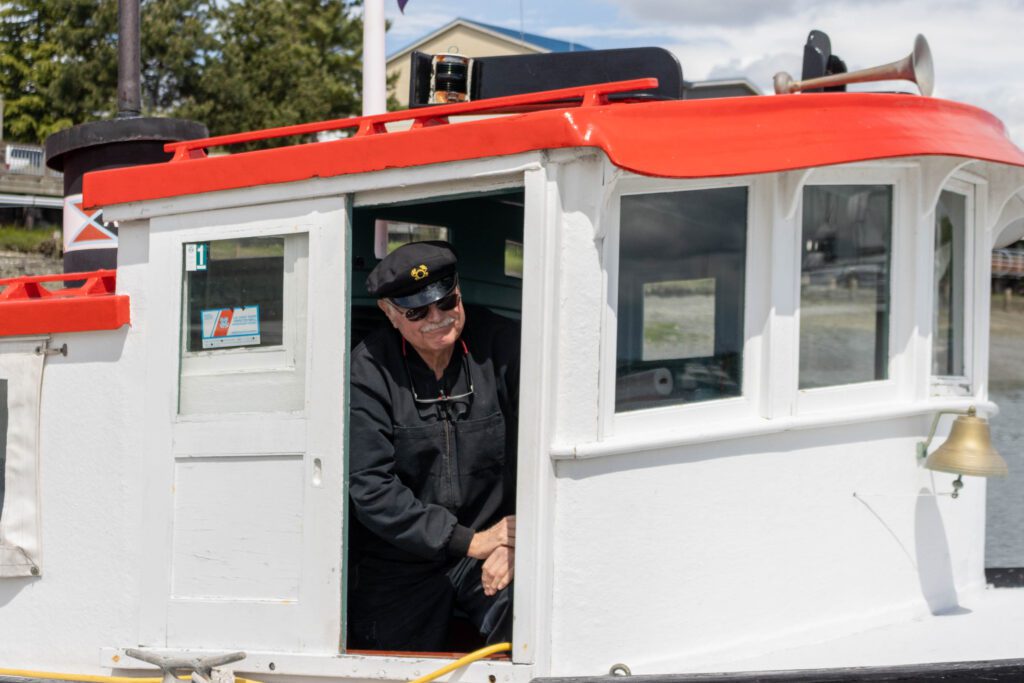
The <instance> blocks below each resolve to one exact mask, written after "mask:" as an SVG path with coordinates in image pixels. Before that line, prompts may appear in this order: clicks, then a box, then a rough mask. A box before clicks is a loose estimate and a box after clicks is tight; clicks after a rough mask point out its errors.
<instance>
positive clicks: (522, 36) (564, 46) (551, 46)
mask: <svg viewBox="0 0 1024 683" xmlns="http://www.w3.org/2000/svg"><path fill="white" fill-rule="evenodd" d="M459 21H463V22H465V23H467V24H475V25H476V26H482V27H483V28H487V29H490V30H492V31H497V32H498V33H502V34H504V35H506V36H509V37H510V38H515V39H516V40H521V41H522V42H524V43H531V44H533V45H536V46H537V47H539V48H543V49H544V50H547V51H548V52H578V51H580V50H590V49H591V48H589V47H587V46H586V45H580V44H579V43H572V42H566V41H564V40H558V39H557V38H548V37H546V36H540V35H537V34H536V33H521V32H519V31H516V30H513V29H510V28H505V27H503V26H495V25H494V24H484V23H482V22H479V21H470V20H469V19H461V18H460V19H459Z"/></svg>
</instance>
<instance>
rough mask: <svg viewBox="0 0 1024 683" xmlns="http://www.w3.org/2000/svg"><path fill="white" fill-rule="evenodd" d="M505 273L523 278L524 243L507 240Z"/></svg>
mask: <svg viewBox="0 0 1024 683" xmlns="http://www.w3.org/2000/svg"><path fill="white" fill-rule="evenodd" d="M505 275H508V276H509V277H516V278H519V279H520V280H522V279H523V243H522V242H513V241H512V240H505Z"/></svg>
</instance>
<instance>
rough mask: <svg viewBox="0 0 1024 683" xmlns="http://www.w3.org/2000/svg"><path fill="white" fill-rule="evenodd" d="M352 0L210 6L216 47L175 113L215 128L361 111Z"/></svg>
mask: <svg viewBox="0 0 1024 683" xmlns="http://www.w3.org/2000/svg"><path fill="white" fill-rule="evenodd" d="M357 4H358V3H356V2H353V1H351V0H291V1H288V2H282V1H281V0H237V1H236V2H230V3H224V4H222V5H220V6H218V7H216V8H215V9H214V11H213V15H214V17H215V19H214V26H215V32H216V33H215V35H216V40H217V43H218V44H219V46H220V49H219V51H216V52H213V53H211V54H209V55H208V62H207V63H206V65H205V69H204V70H203V74H202V78H201V82H200V87H199V89H198V91H199V93H200V96H199V97H196V98H193V99H192V100H190V101H189V102H187V103H185V104H184V105H183V106H182V107H181V109H180V110H179V113H181V114H182V115H186V116H188V117H189V118H194V119H196V120H198V121H202V122H204V123H205V124H206V125H207V126H208V127H209V129H210V132H211V133H212V134H214V135H220V134H226V133H234V132H238V131H246V130H255V129H259V128H270V127H274V126H282V125H289V124H294V123H301V122H305V121H316V120H324V119H331V118H339V117H344V116H349V115H352V114H354V113H358V111H359V108H360V91H361V86H362V69H361V66H362V19H361V17H360V16H359V15H358V14H356V13H355V11H354V9H355V7H356V5H357Z"/></svg>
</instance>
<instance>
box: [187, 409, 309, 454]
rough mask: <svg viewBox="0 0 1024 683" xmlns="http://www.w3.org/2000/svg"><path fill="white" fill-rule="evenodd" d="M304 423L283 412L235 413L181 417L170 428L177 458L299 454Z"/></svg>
mask: <svg viewBox="0 0 1024 683" xmlns="http://www.w3.org/2000/svg"><path fill="white" fill-rule="evenodd" d="M306 429H307V422H306V420H305V419H304V418H298V417H288V416H287V415H239V416H232V418H230V419H226V418H220V419H210V418H196V419H195V420H187V421H186V420H181V421H179V422H178V423H177V424H176V425H175V427H174V454H175V456H177V457H179V458H180V457H189V456H205V455H243V456H245V455H254V454H257V453H268V454H276V453H303V452H305V450H306Z"/></svg>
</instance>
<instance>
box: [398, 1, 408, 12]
mask: <svg viewBox="0 0 1024 683" xmlns="http://www.w3.org/2000/svg"><path fill="white" fill-rule="evenodd" d="M408 4H409V0H398V11H399V12H401V13H402V14H405V6H406V5H408Z"/></svg>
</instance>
